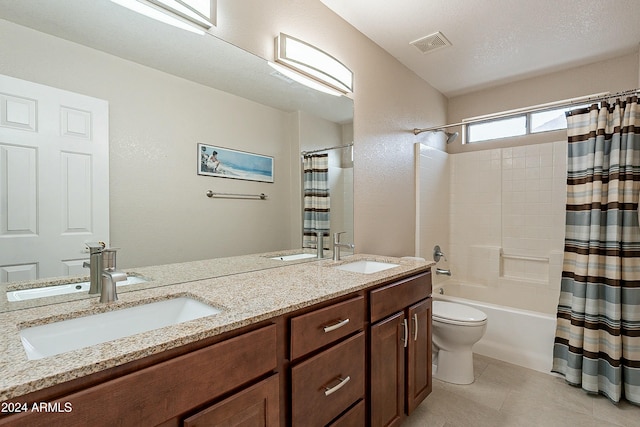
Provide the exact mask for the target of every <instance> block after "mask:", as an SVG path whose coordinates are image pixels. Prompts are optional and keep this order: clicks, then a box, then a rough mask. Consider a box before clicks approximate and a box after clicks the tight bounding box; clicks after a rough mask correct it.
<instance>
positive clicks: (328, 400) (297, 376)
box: [291, 332, 365, 427]
mask: <svg viewBox="0 0 640 427" xmlns="http://www.w3.org/2000/svg"><path fill="white" fill-rule="evenodd" d="M364 384H365V339H364V332H360V333H359V334H357V335H355V336H353V337H351V338H349V339H347V340H345V341H343V342H341V343H340V344H337V345H335V346H333V347H331V348H329V349H328V350H325V351H323V352H322V353H320V354H318V355H317V356H314V357H312V358H310V359H309V360H306V361H304V362H302V363H300V364H298V365H297V366H295V367H293V368H292V369H291V396H292V408H291V411H292V414H291V418H292V425H294V426H296V427H301V426H324V425H326V424H327V423H328V422H329V421H331V420H332V419H334V418H336V417H337V416H338V415H340V414H341V413H342V412H343V411H345V410H346V409H347V408H349V407H350V406H351V405H352V404H354V403H355V402H357V401H358V400H359V399H361V398H363V397H364V394H365V389H364Z"/></svg>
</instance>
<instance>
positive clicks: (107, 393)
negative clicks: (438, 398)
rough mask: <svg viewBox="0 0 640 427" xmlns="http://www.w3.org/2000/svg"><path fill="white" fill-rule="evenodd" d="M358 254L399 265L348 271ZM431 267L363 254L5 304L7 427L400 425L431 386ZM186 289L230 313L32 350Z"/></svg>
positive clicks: (1, 391) (0, 421) (1, 419)
mask: <svg viewBox="0 0 640 427" xmlns="http://www.w3.org/2000/svg"><path fill="white" fill-rule="evenodd" d="M355 261H363V262H366V263H368V264H367V268H368V267H370V266H371V265H374V264H375V265H376V266H377V264H380V265H382V264H386V265H387V267H386V268H387V269H385V270H380V271H375V272H368V271H367V272H366V273H365V272H359V271H348V270H347V271H345V270H343V269H340V268H337V267H341V266H346V265H348V264H353V263H354V262H355ZM389 265H391V267H388V266H389ZM431 265H432V264H431V263H427V262H421V261H416V260H408V259H399V258H388V257H377V256H371V255H355V256H353V257H350V258H348V259H345V260H343V261H339V262H335V261H331V260H316V261H311V262H306V263H301V264H294V265H285V266H283V267H280V268H273V269H267V270H262V271H253V272H248V273H241V274H235V275H231V276H226V277H216V278H212V279H203V280H196V281H192V282H186V283H179V284H176V285H169V286H162V287H158V288H152V287H148V288H147V289H144V290H140V291H137V292H127V293H125V294H122V295H121V298H120V301H118V302H116V303H110V304H107V305H105V304H100V303H98V302H97V300H95V299H91V300H79V301H71V302H67V303H59V304H54V305H50V306H43V307H34V308H29V309H23V310H18V311H12V312H5V313H0V326H1V327H3V330H5V331H7V332H6V333H5V336H4V337H2V341H3V342H2V344H3V346H2V351H3V355H2V360H3V361H6V364H3V365H2V371H3V375H2V377H3V378H2V384H1V388H0V401H1V402H2V403H1V405H2V408H1V409H2V413H1V414H0V425H11V426H30V427H32V426H55V425H60V426H73V425H92V426H98V425H105V426H113V425H132V426H140V425H164V426H189V427H193V426H211V425H244V424H248V425H264V426H280V425H282V426H288V425H293V426H311V425H322V426H324V425H332V426H363V425H371V426H378V425H399V424H401V423H402V421H403V420H404V418H405V417H406V416H407V414H410V413H411V411H413V409H415V407H416V406H417V405H418V404H419V403H420V402H421V401H422V400H424V398H425V397H426V396H427V395H428V394H429V393H430V391H431V311H430V310H431V273H430V267H431ZM362 271H364V270H362ZM145 273H146V275H148V276H149V277H151V278H153V274H152V272H151V271H147V272H145ZM178 296H188V297H190V298H193V299H197V300H199V301H201V302H203V303H206V304H208V305H211V306H214V307H217V308H218V309H220V313H219V314H215V315H212V316H208V317H203V318H200V319H196V320H191V321H188V322H184V323H179V324H176V325H172V326H170V327H165V328H162V329H156V330H152V331H149V332H145V333H142V334H137V335H135V336H131V337H125V338H121V339H118V340H115V341H110V342H105V343H102V344H97V345H92V346H89V347H86V348H81V349H78V350H73V351H69V352H65V353H61V354H58V355H56V356H50V357H47V358H42V359H38V360H27V358H26V355H25V351H24V349H23V348H22V345H21V341H20V330H21V329H23V328H25V327H27V326H31V325H34V324H42V323H47V322H52V321H56V320H58V319H64V318H68V317H78V316H81V315H90V314H91V313H96V312H102V311H104V310H112V309H115V310H117V309H121V308H124V307H129V306H136V305H139V304H146V303H148V302H150V301H158V300H163V299H168V298H176V297H178Z"/></svg>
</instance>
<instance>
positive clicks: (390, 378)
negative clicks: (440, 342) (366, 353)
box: [371, 312, 407, 427]
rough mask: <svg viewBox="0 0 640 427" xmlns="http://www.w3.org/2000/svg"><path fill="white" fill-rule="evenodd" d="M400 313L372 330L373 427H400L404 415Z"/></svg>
mask: <svg viewBox="0 0 640 427" xmlns="http://www.w3.org/2000/svg"><path fill="white" fill-rule="evenodd" d="M406 325H407V324H406V322H405V317H404V313H403V312H400V313H397V314H395V315H393V316H391V317H388V318H387V319H384V320H382V321H380V322H378V323H376V324H375V325H373V326H372V327H371V426H372V427H378V426H395V425H400V423H401V422H402V418H403V413H404V353H405V349H404V343H405V338H406V335H407V326H406Z"/></svg>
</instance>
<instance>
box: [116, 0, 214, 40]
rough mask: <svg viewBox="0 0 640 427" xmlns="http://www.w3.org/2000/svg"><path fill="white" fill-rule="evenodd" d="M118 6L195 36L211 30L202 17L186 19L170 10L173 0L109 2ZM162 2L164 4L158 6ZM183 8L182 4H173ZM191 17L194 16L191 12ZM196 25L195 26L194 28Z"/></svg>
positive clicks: (119, 0) (185, 16)
mask: <svg viewBox="0 0 640 427" xmlns="http://www.w3.org/2000/svg"><path fill="white" fill-rule="evenodd" d="M111 1H112V2H113V3H116V4H118V5H120V6H123V7H126V8H127V9H129V10H133V11H134V12H137V13H140V14H142V15H145V16H147V17H149V18H152V19H155V20H156V21H160V22H163V23H165V24H169V25H172V26H174V27H177V28H180V29H183V30H187V31H190V32H192V33H196V34H204V29H208V28H211V23H209V22H208V21H205V20H204V19H203V18H202V17H198V18H199V20H196V19H195V18H192V17H188V16H187V15H186V14H183V13H179V11H174V10H171V8H170V6H169V4H173V3H175V2H174V1H173V0H161V1H160V0H153V1H145V0H111ZM161 2H164V3H165V4H164V5H162V4H160V3H161ZM175 5H176V6H180V7H181V8H184V6H183V5H182V4H177V3H176V4H175ZM184 9H186V8H184ZM191 13H192V14H193V15H196V14H195V13H194V12H192V11H191ZM205 22H206V24H205ZM196 25H197V26H196Z"/></svg>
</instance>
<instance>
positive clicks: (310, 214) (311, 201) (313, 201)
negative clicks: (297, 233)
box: [302, 153, 330, 248]
mask: <svg viewBox="0 0 640 427" xmlns="http://www.w3.org/2000/svg"><path fill="white" fill-rule="evenodd" d="M302 165H303V168H304V195H303V199H304V219H303V229H304V230H303V237H302V247H304V248H315V247H316V241H317V237H316V236H317V233H318V232H322V235H323V236H329V230H330V223H329V207H330V199H329V155H328V154H326V153H323V154H308V155H305V156H304V157H303V162H302ZM328 243H329V242H328V239H326V240H325V241H324V245H323V246H325V247H326V245H327V244H328Z"/></svg>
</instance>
